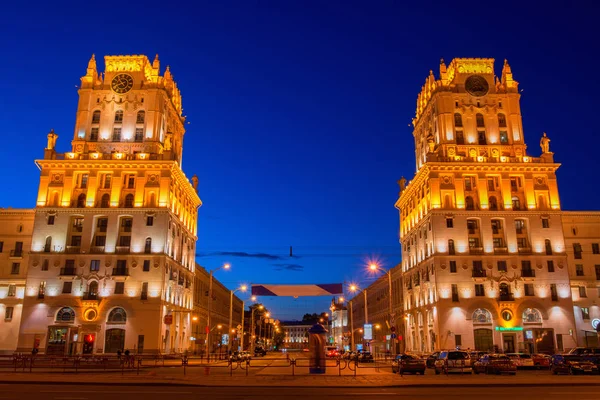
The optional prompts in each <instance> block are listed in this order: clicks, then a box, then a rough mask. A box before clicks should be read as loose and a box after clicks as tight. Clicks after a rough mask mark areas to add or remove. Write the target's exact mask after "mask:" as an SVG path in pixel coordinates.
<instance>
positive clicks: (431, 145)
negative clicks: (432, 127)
mask: <svg viewBox="0 0 600 400" xmlns="http://www.w3.org/2000/svg"><path fill="white" fill-rule="evenodd" d="M427 146H428V147H429V152H430V153H433V149H434V147H435V138H434V137H433V134H432V133H431V132H429V135H427Z"/></svg>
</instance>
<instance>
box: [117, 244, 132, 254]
mask: <svg viewBox="0 0 600 400" xmlns="http://www.w3.org/2000/svg"><path fill="white" fill-rule="evenodd" d="M129 251H130V247H129V246H117V248H116V249H115V253H117V254H128V253H129Z"/></svg>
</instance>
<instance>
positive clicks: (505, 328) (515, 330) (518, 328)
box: [496, 326, 523, 332]
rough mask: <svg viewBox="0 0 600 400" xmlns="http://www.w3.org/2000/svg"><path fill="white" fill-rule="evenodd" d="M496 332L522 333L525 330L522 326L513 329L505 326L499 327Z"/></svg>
mask: <svg viewBox="0 0 600 400" xmlns="http://www.w3.org/2000/svg"><path fill="white" fill-rule="evenodd" d="M496 330H497V331H500V332H520V331H522V330H523V327H522V326H513V327H510V328H508V327H504V326H497V327H496Z"/></svg>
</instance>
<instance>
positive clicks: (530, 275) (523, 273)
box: [521, 269, 535, 278]
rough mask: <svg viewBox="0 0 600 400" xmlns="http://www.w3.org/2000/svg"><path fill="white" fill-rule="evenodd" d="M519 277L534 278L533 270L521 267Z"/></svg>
mask: <svg viewBox="0 0 600 400" xmlns="http://www.w3.org/2000/svg"><path fill="white" fill-rule="evenodd" d="M521 277H523V278H535V270H533V269H522V270H521Z"/></svg>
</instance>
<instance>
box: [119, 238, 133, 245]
mask: <svg viewBox="0 0 600 400" xmlns="http://www.w3.org/2000/svg"><path fill="white" fill-rule="evenodd" d="M119 246H120V247H129V246H131V236H121V237H120V238H119Z"/></svg>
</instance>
